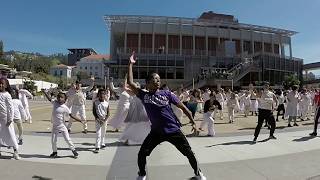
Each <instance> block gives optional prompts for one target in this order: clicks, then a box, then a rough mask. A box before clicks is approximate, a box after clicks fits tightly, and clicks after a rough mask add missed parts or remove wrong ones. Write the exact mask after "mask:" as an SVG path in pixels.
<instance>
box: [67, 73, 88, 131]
mask: <svg viewBox="0 0 320 180" xmlns="http://www.w3.org/2000/svg"><path fill="white" fill-rule="evenodd" d="M91 80H92V84H91V85H90V86H89V87H88V88H86V89H85V90H84V91H82V89H81V83H80V82H79V81H77V82H76V92H75V94H74V95H73V96H72V97H71V99H72V105H71V106H72V108H71V113H72V115H73V116H77V115H78V114H79V116H80V118H81V120H82V122H84V123H83V133H87V131H88V124H87V116H86V110H85V109H86V107H85V105H86V98H85V94H86V92H88V91H90V89H92V87H93V86H94V78H93V77H92V78H91ZM71 126H72V119H69V124H68V127H67V128H68V131H69V132H70V131H71Z"/></svg>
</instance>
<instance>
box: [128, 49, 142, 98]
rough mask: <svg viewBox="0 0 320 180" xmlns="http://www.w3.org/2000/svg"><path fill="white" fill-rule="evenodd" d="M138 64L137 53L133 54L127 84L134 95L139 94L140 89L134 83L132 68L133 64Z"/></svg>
mask: <svg viewBox="0 0 320 180" xmlns="http://www.w3.org/2000/svg"><path fill="white" fill-rule="evenodd" d="M135 62H136V60H135V52H134V51H133V52H132V55H131V56H130V60H129V65H128V77H127V83H128V85H129V87H130V89H131V90H132V92H133V93H134V94H138V92H139V87H138V86H137V85H136V84H135V83H134V82H133V73H132V67H133V64H134V63H135Z"/></svg>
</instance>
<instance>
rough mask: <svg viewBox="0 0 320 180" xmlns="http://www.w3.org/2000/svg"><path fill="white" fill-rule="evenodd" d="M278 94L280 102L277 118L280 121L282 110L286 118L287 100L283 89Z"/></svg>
mask: <svg viewBox="0 0 320 180" xmlns="http://www.w3.org/2000/svg"><path fill="white" fill-rule="evenodd" d="M276 96H277V100H278V103H279V105H278V108H277V120H276V121H279V115H280V112H281V111H282V119H284V114H285V112H286V110H285V107H284V102H285V100H286V97H284V95H283V92H282V91H281V90H280V91H278V92H277V94H276Z"/></svg>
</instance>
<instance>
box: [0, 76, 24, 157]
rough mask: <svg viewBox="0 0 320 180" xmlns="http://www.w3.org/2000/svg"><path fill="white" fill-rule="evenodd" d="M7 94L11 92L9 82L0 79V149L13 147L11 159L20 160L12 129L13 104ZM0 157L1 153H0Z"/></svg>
mask: <svg viewBox="0 0 320 180" xmlns="http://www.w3.org/2000/svg"><path fill="white" fill-rule="evenodd" d="M9 92H12V90H11V88H10V85H9V81H8V80H7V79H4V78H1V79H0V147H1V146H6V147H13V151H14V152H13V158H14V159H16V160H18V159H20V157H19V154H18V143H17V139H16V134H15V132H14V127H13V123H12V122H13V117H14V116H13V115H14V109H13V102H12V98H11V95H10V94H9ZM0 156H1V153H0Z"/></svg>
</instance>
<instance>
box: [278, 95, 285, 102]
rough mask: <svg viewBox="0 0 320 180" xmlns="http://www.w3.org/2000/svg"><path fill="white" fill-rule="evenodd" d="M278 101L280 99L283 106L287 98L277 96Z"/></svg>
mask: <svg viewBox="0 0 320 180" xmlns="http://www.w3.org/2000/svg"><path fill="white" fill-rule="evenodd" d="M277 99H278V102H279V104H283V103H284V101H285V100H286V98H285V97H284V95H283V94H281V95H277Z"/></svg>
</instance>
